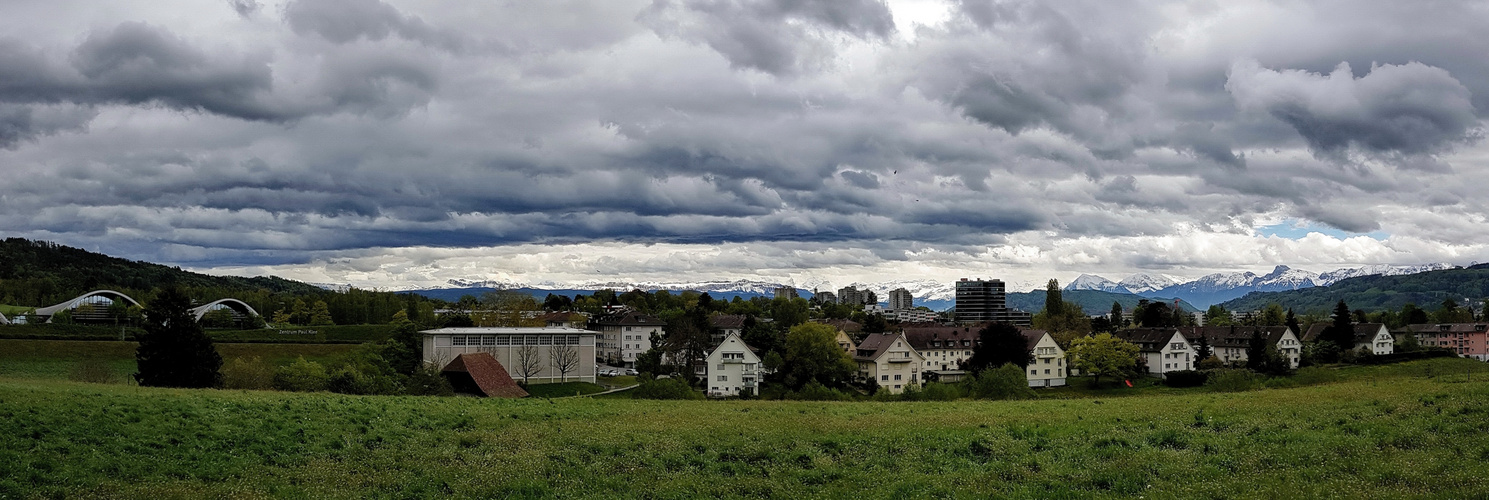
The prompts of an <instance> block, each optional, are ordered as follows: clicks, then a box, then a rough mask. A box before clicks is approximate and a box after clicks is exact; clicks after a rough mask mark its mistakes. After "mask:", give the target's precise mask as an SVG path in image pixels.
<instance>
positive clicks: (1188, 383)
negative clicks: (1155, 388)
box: [1163, 370, 1209, 387]
mask: <svg viewBox="0 0 1489 500" xmlns="http://www.w3.org/2000/svg"><path fill="white" fill-rule="evenodd" d="M1207 378H1209V373H1208V372H1202V371H1196V370H1179V371H1173V372H1168V373H1166V374H1164V375H1163V385H1166V386H1169V387H1199V386H1202V385H1205V379H1207Z"/></svg>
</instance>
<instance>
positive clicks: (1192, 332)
mask: <svg viewBox="0 0 1489 500" xmlns="http://www.w3.org/2000/svg"><path fill="white" fill-rule="evenodd" d="M1258 331H1259V332H1260V333H1261V335H1262V338H1263V339H1266V342H1267V345H1270V346H1273V347H1274V348H1276V349H1277V353H1278V354H1280V355H1281V356H1282V357H1283V359H1286V360H1287V362H1288V366H1289V367H1291V368H1294V369H1296V368H1297V367H1298V362H1299V360H1301V359H1302V356H1303V343H1302V342H1301V341H1299V339H1298V335H1297V334H1296V333H1295V332H1293V330H1292V329H1291V328H1288V327H1286V326H1195V327H1183V328H1180V329H1179V332H1180V333H1183V334H1184V338H1187V339H1189V341H1190V342H1199V339H1200V337H1201V336H1203V337H1204V338H1205V339H1206V340H1207V341H1208V342H1209V343H1210V348H1211V349H1212V350H1214V355H1215V357H1216V358H1218V359H1220V360H1221V361H1224V362H1225V363H1226V364H1244V363H1245V362H1246V360H1247V359H1248V357H1247V350H1248V349H1250V348H1251V335H1252V333H1254V332H1258ZM1200 361H1204V360H1202V359H1196V360H1195V364H1196V365H1198V364H1199V362H1200Z"/></svg>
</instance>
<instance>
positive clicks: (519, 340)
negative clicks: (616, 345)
mask: <svg viewBox="0 0 1489 500" xmlns="http://www.w3.org/2000/svg"><path fill="white" fill-rule="evenodd" d="M565 344H568V345H579V336H578V335H452V336H450V345H456V346H471V345H494V346H503V345H565Z"/></svg>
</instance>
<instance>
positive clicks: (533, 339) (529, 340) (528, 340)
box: [522, 335, 538, 345]
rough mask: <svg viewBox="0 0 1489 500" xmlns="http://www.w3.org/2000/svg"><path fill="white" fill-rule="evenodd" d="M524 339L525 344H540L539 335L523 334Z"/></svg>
mask: <svg viewBox="0 0 1489 500" xmlns="http://www.w3.org/2000/svg"><path fill="white" fill-rule="evenodd" d="M522 341H523V343H524V344H527V345H538V336H537V335H525V336H523V339H522Z"/></svg>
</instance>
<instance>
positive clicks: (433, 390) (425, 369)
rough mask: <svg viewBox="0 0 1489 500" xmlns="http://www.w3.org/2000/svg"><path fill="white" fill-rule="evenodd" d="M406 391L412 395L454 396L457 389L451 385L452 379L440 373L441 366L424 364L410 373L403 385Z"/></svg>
mask: <svg viewBox="0 0 1489 500" xmlns="http://www.w3.org/2000/svg"><path fill="white" fill-rule="evenodd" d="M403 390H404V392H405V393H407V394H409V395H411V396H453V395H455V389H454V388H453V387H451V386H450V380H449V379H446V378H445V377H444V375H440V373H439V368H436V367H434V366H432V365H431V366H422V367H419V368H417V369H415V370H414V373H413V375H409V376H408V379H407V381H406V382H405V383H404V385H403Z"/></svg>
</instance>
